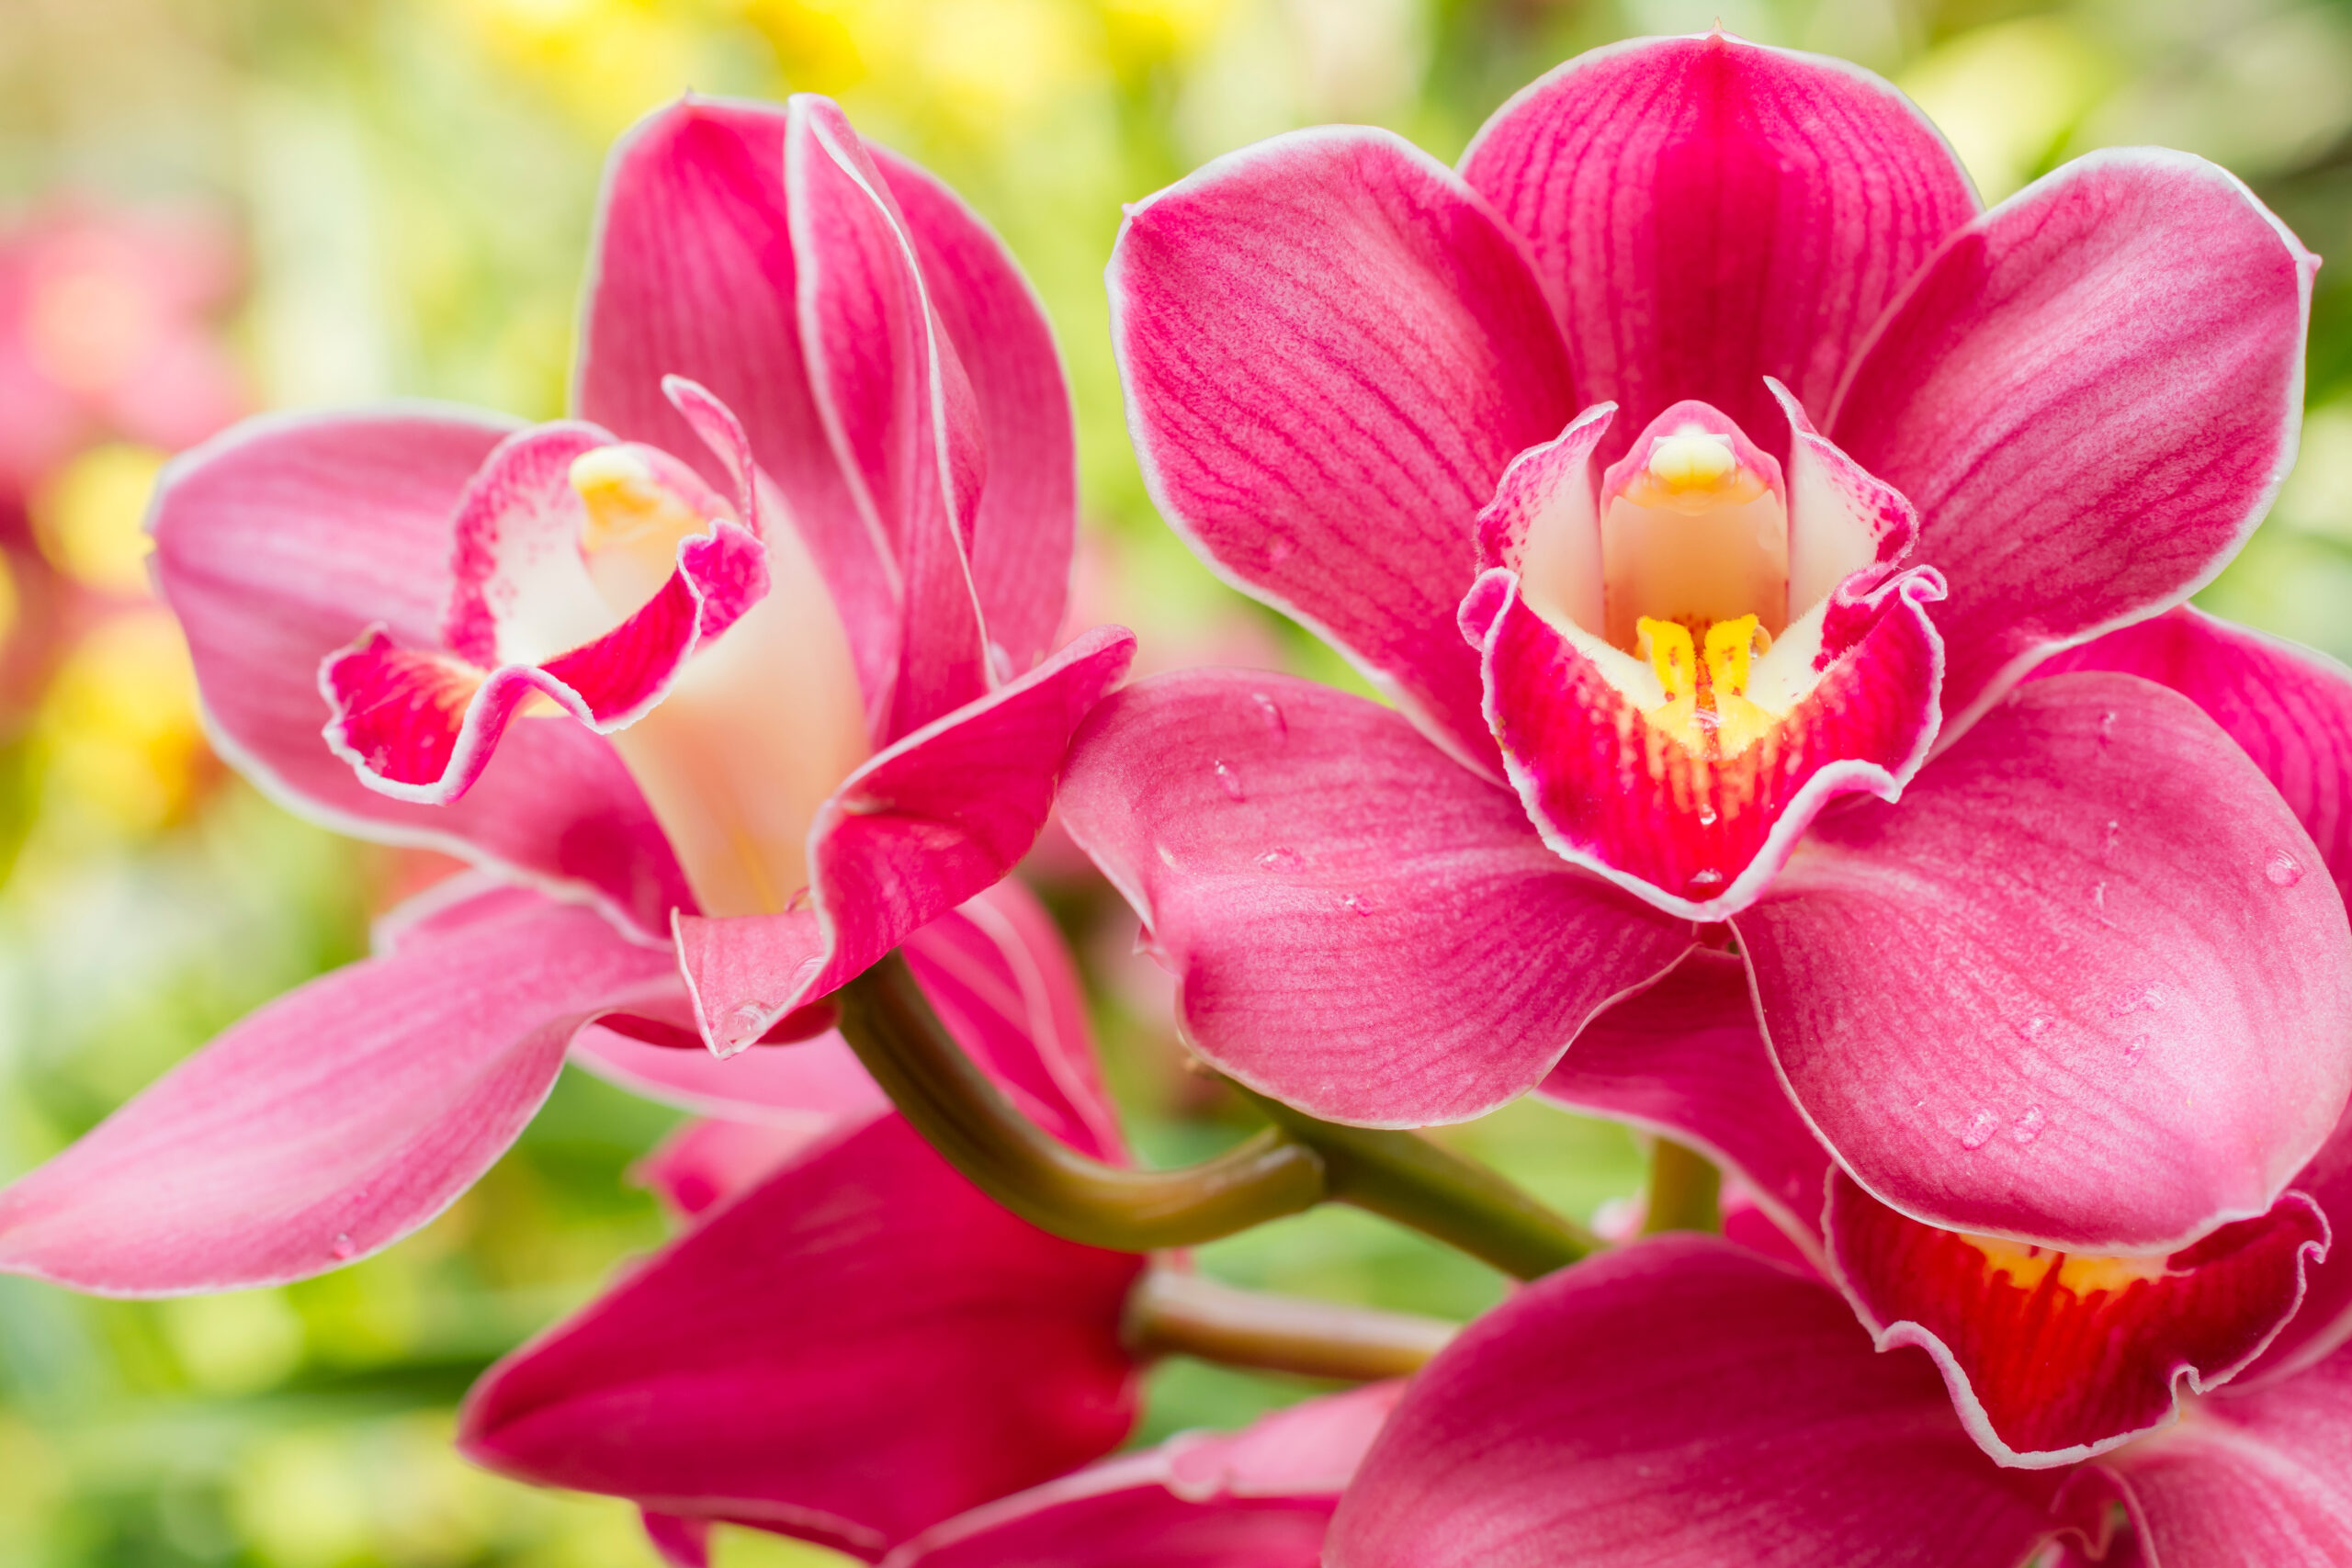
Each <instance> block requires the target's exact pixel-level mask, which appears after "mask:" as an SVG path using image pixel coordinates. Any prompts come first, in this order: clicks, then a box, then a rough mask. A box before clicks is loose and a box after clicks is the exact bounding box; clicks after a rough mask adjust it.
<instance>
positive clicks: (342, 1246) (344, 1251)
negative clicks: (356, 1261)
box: [327, 1235, 359, 1263]
mask: <svg viewBox="0 0 2352 1568" xmlns="http://www.w3.org/2000/svg"><path fill="white" fill-rule="evenodd" d="M327 1251H328V1253H329V1254H330V1255H331V1256H333V1257H334V1259H335V1261H336V1262H338V1263H347V1262H349V1261H350V1260H351V1259H352V1258H356V1257H357V1256H358V1254H359V1248H358V1247H356V1246H355V1245H353V1243H352V1240H351V1238H350V1237H349V1236H347V1235H337V1236H336V1237H335V1238H334V1241H332V1242H330V1243H328V1245H327Z"/></svg>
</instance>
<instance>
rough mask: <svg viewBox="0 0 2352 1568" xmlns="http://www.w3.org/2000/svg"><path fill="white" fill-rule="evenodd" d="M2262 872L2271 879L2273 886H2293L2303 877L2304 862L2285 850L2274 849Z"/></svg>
mask: <svg viewBox="0 0 2352 1568" xmlns="http://www.w3.org/2000/svg"><path fill="white" fill-rule="evenodd" d="M2262 874H2263V875H2265V876H2267V877H2268V878H2269V879H2270V886H2273V887H2292V886H2294V885H2295V884H2296V883H2298V882H2301V880H2302V879H2303V867H2302V863H2301V862H2300V861H2298V860H2297V859H2295V857H2294V856H2292V855H2290V854H2289V853H2288V852H2286V851H2284V850H2273V851H2271V852H2270V859H2269V860H2268V862H2267V863H2265V864H2264V865H2263V868H2262Z"/></svg>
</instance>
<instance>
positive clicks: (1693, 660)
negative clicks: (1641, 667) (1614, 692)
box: [1636, 615, 1755, 700]
mask: <svg viewBox="0 0 2352 1568" xmlns="http://www.w3.org/2000/svg"><path fill="white" fill-rule="evenodd" d="M1754 619H1755V617H1753V616H1750V617H1749V620H1750V621H1751V622H1752V621H1753V620H1754ZM1636 630H1637V631H1638V633H1639V635H1640V637H1641V639H1642V649H1643V651H1644V652H1645V653H1647V654H1648V655H1649V656H1650V668H1651V669H1653V670H1655V671H1657V683H1658V684H1659V685H1661V686H1664V687H1665V688H1666V694H1667V696H1668V699H1669V700H1671V699H1673V698H1676V697H1687V696H1690V695H1691V694H1693V693H1695V692H1696V691H1697V690H1698V689H1699V655H1698V650H1697V649H1696V648H1695V647H1694V646H1693V645H1692V643H1691V628H1690V627H1689V626H1683V625H1681V624H1679V622H1675V621H1654V620H1652V619H1650V618H1649V617H1648V616H1647V615H1644V616H1643V617H1642V619H1641V622H1640V625H1639V626H1637V628H1636Z"/></svg>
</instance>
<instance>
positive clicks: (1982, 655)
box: [1826, 148, 2318, 743]
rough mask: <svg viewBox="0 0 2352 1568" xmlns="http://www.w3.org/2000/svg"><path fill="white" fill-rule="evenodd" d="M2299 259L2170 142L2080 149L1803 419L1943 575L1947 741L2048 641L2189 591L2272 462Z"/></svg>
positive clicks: (2295, 410)
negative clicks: (1906, 525) (1889, 500)
mask: <svg viewBox="0 0 2352 1568" xmlns="http://www.w3.org/2000/svg"><path fill="white" fill-rule="evenodd" d="M2317 265H2318V263H2317V261H2316V259H2315V258H2313V257H2312V255H2311V254H2309V253H2307V252H2305V251H2304V249H2303V248H2302V246H2301V244H2299V243H2296V241H2295V238H2294V236H2293V235H2291V234H2290V233H2289V232H2287V231H2286V229H2285V228H2284V227H2283V226H2282V225H2280V223H2279V222H2278V220H2277V219H2276V218H2274V217H2272V216H2271V215H2270V213H2269V212H2268V211H2267V210H2266V209H2264V208H2263V206H2262V204H2261V203H2260V202H2259V201H2257V200H2256V199H2255V197H2253V195H2252V194H2251V193H2250V192H2249V191H2247V190H2246V188H2245V186H2243V185H2242V184H2240V183H2239V182H2238V181H2237V180H2236V179H2235V178H2233V176H2231V175H2229V174H2227V173H2225V172H2224V171H2222V170H2221V169H2218V168H2215V167H2214V166H2213V165H2211V164H2207V163H2205V162H2203V161H2202V160H2200V159H2197V158H2193V157H2190V156H2188V154H2186V153H2178V152H2161V151H2155V150H2150V149H2144V148H2143V149H2128V150H2121V151H2115V152H2095V153H2092V154H2091V155H2089V156H2088V157H2085V158H2080V159H2077V160H2076V161H2075V162H2074V163H2072V164H2067V165H2066V166H2065V167H2064V168H2062V169H2060V170H2059V171H2058V172H2056V173H2055V174H2053V175H2050V176H2049V177H2047V178H2046V179H2043V180H2041V181H2039V182H2037V183H2036V184H2034V185H2032V186H2028V187H2027V188H2026V189H2024V190H2022V191H2020V192H2018V194H2017V195H2016V196H2014V197H2010V198H2009V199H2008V200H2007V201H2006V202H2003V203H2002V204H2001V205H2000V206H1999V207H1997V208H1996V209H1993V210H1992V211H1990V212H1988V213H1986V214H1985V215H1984V216H1983V217H1982V218H1981V219H1979V220H1976V222H1974V223H1973V224H1972V225H1971V226H1970V227H1969V228H1968V229H1966V230H1965V231H1962V233H1961V234H1960V235H1958V236H1957V237H1956V238H1955V239H1954V240H1953V241H1952V242H1951V244H1949V245H1948V246H1947V247H1946V248H1945V249H1944V250H1942V251H1941V252H1939V254H1937V256H1936V258H1935V260H1934V261H1933V262H1932V263H1931V264H1930V265H1928V267H1927V268H1926V269H1925V270H1924V271H1923V272H1922V273H1921V274H1920V276H1919V277H1918V278H1917V281H1916V282H1915V283H1914V284H1913V285H1912V287H1911V288H1910V289H1909V290H1908V291H1907V292H1906V293H1905V295H1904V297H1903V298H1902V299H1901V300H1900V301H1899V302H1898V303H1897V304H1896V305H1895V306H1894V309H1893V310H1891V311H1890V312H1889V313H1888V315H1887V317H1886V319H1885V320H1884V321H1883V322H1882V323H1881V325H1880V326H1879V328H1878V329H1877V331H1876V333H1875V334H1874V335H1873V336H1872V338H1871V342H1870V344H1869V346H1868V347H1867V348H1866V349H1865V350H1864V351H1863V353H1862V355H1861V356H1860V359H1858V360H1857V361H1856V363H1855V365H1854V367H1853V369H1852V371H1851V372H1850V374H1849V377H1848V379H1847V381H1846V383H1845V385H1844V387H1843V389H1841V390H1840V391H1839V393H1838V399H1837V401H1836V403H1835V405H1834V407H1833V408H1832V411H1831V413H1830V416H1829V418H1828V420H1827V421H1826V425H1827V428H1828V431H1829V434H1831V435H1832V436H1833V437H1834V438H1835V439H1836V440H1837V442H1838V445H1839V446H1843V447H1844V448H1845V449H1846V450H1847V451H1848V452H1849V453H1851V454H1852V455H1853V457H1855V459H1856V460H1857V461H1859V462H1860V463H1861V464H1862V465H1863V466H1864V467H1865V468H1869V469H1870V471H1871V472H1872V473H1874V474H1876V475H1878V476H1879V477H1880V478H1882V479H1885V480H1886V481H1888V482H1889V483H1891V484H1893V485H1894V487H1895V488H1896V489H1898V490H1900V491H1902V492H1903V493H1904V494H1905V495H1906V496H1908V497H1910V499H1911V502H1912V503H1913V504H1914V505H1916V506H1917V508H1918V509H1919V523H1920V532H1919V558H1921V559H1922V560H1927V561H1932V562H1933V563H1934V564H1935V565H1936V566H1937V567H1938V568H1939V570H1941V571H1942V572H1943V573H1944V575H1945V578H1946V579H1947V580H1948V581H1950V583H1951V595H1952V596H1951V603H1950V604H1947V605H1946V606H1945V608H1944V609H1943V610H1942V611H1941V612H1939V614H1938V615H1937V625H1938V626H1939V628H1940V629H1941V630H1942V632H1943V635H1944V639H1945V642H1946V643H1947V645H1948V646H1949V651H1950V669H1949V670H1948V671H1947V673H1946V678H1945V685H1944V709H1945V712H1946V714H1947V716H1948V717H1947V721H1946V726H1945V733H1946V736H1947V743H1949V738H1950V737H1951V736H1954V735H1957V734H1958V733H1959V732H1960V730H1961V729H1962V728H1965V727H1966V726H1967V725H1968V724H1969V723H1971V722H1973V719H1974V718H1975V717H1976V716H1977V715H1979V714H1981V713H1982V712H1983V711H1984V710H1985V707H1986V706H1987V705H1990V704H1991V703H1992V702H1994V701H1995V700H1996V699H1997V698H1998V697H1999V695H2000V694H2001V692H2002V691H2003V690H2004V689H2005V688H2006V687H2007V685H2008V684H2009V683H2010V682H2013V681H2015V680H2016V679H2017V678H2018V675H2019V674H2020V673H2021V672H2022V671H2024V670H2025V669H2027V668H2028V667H2030V665H2031V664H2032V663H2033V662H2034V661H2036V660H2039V659H2040V658H2041V657H2042V656H2043V655H2045V654H2047V653H2049V652H2050V651H2052V649H2056V648H2059V647H2062V646H2064V645H2065V644H2067V643H2069V642H2075V641H2079V640H2082V639H2083V638H2085V637H2089V636H2092V635H2094V634H2096V633H2098V632H2099V631H2102V630H2104V629H2106V628H2108V627H2110V626H2118V625H2121V624H2123V623H2126V622H2130V621H2133V620H2137V619H2139V618H2141V617H2143V616H2145V615H2151V614H2154V612H2156V611H2158V610H2161V609H2163V608H2165V606H2166V605H2168V604H2176V603H2177V602H2178V601H2180V600H2181V599H2184V598H2186V597H2187V596H2188V594H2189V592H2192V591H2193V590H2195V589H2196V588H2198V587H2199V586H2200V585H2201V584H2203V583H2204V582H2206V581H2209V580H2210V579H2211V577H2212V575H2213V574H2214V573H2215V572H2216V571H2219V570H2221V568H2222V563H2223V562H2224V561H2226V560H2227V559H2228V558H2230V556H2231V555H2232V554H2233V553H2234V552H2235V550H2236V549H2237V547H2238V546H2239V544H2240V543H2242V542H2243V541H2244V540H2245V536H2246V535H2247V533H2248V532H2249V531H2251V530H2252V528H2253V527H2254V525H2255V523H2256V520H2257V519H2259V518H2260V517H2261V515H2262V513H2263V509H2264V508H2265V507H2266V506H2267V504H2268V502H2269V498H2270V495H2271V493H2272V491H2274V490H2275V489H2276V488H2277V485H2278V481H2279V479H2282V478H2283V477H2284V476H2285V474H2286V472H2287V469H2288V468H2289V467H2290V465H2291V464H2292V462H2293V461H2294V454H2295V437H2296V431H2297V428H2298V422H2299V420H2300V418H2301V409H2302V380H2303V328H2304V322H2305V320H2306V317H2307V315H2308V313H2309V308H2310V301H2311V280H2312V269H2313V268H2314V267H2316V266H2317Z"/></svg>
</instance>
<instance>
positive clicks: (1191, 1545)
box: [885, 1383, 1403, 1568]
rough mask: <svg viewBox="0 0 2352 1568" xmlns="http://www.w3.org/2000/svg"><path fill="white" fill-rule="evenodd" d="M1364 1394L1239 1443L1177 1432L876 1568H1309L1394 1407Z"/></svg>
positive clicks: (987, 1511) (1254, 1432) (1335, 1399)
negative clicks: (1044, 1567) (1049, 1566)
mask: <svg viewBox="0 0 2352 1568" xmlns="http://www.w3.org/2000/svg"><path fill="white" fill-rule="evenodd" d="M1400 1393H1403V1385H1402V1384H1400V1383H1374V1384H1372V1385H1371V1386H1369V1387H1366V1388H1361V1389H1354V1390H1351V1391H1350V1392H1348V1393H1337V1394H1329V1395H1326V1396H1325V1397H1323V1398H1321V1399H1310V1400H1307V1401H1306V1402H1304V1403H1302V1404H1294V1405H1292V1406H1290V1407H1289V1408H1288V1409H1285V1410H1278V1411H1276V1412H1275V1413H1274V1414H1272V1415H1271V1416H1265V1417H1263V1418H1261V1420H1260V1421H1259V1422H1258V1423H1257V1424H1256V1425H1254V1426H1252V1427H1249V1428H1248V1429H1247V1430H1245V1431H1240V1432H1233V1433H1212V1432H1186V1433H1182V1434H1180V1435H1179V1436H1177V1437H1174V1438H1170V1439H1169V1440H1168V1441H1167V1442H1165V1443H1162V1444H1161V1445H1160V1446H1159V1447H1158V1448H1156V1449H1151V1450H1147V1451H1145V1452H1143V1453H1139V1454H1128V1455H1125V1456H1122V1457H1120V1458H1118V1459H1112V1460H1105V1461H1103V1462H1102V1463H1100V1464H1095V1465H1090V1466H1089V1467H1087V1468H1086V1469H1084V1470H1081V1471H1079V1472H1076V1473H1075V1474H1071V1475H1066V1476H1064V1477H1062V1478H1061V1479H1060V1480H1058V1481H1049V1482H1047V1483H1046V1484H1045V1485H1043V1486H1037V1487H1033V1488H1031V1489H1030V1490H1029V1491H1026V1492H1023V1493H1019V1494H1016V1495H1013V1496H1011V1497H1006V1498H1002V1499H1001V1500H999V1501H997V1502H995V1503H990V1504H987V1505H985V1506H981V1507H978V1508H975V1509H973V1510H972V1511H971V1512H970V1513H968V1514H961V1515H958V1516H957V1517H955V1518H952V1519H950V1520H948V1521H947V1522H946V1523H944V1524H942V1525H938V1526H935V1527H933V1529H928V1530H925V1531H924V1532H923V1533H922V1535H920V1536H918V1537H916V1538H915V1539H914V1540H910V1541H909V1542H907V1543H906V1544H905V1545H904V1546H901V1547H900V1548H899V1550H898V1551H894V1552H892V1553H891V1554H890V1555H889V1557H888V1558H887V1559H885V1565H886V1568H1035V1565H1037V1564H1040V1563H1053V1564H1055V1565H1056V1568H1316V1564H1317V1563H1318V1562H1321V1560H1322V1551H1323V1535H1324V1531H1325V1530H1326V1529H1328V1528H1329V1524H1330V1519H1331V1510H1332V1509H1333V1508H1334V1507H1335V1506H1337V1505H1338V1503H1339V1500H1340V1492H1341V1490H1342V1489H1343V1488H1345V1487H1346V1485H1347V1483H1348V1478H1349V1477H1350V1476H1351V1475H1352V1474H1353V1473H1354V1472H1355V1467H1356V1464H1357V1462H1358V1461H1361V1460H1362V1458H1363V1450H1365V1448H1366V1447H1368V1446H1369V1445H1370V1444H1371V1442H1372V1439H1373V1437H1374V1434H1375V1433H1377V1432H1378V1431H1379V1429H1380V1424H1381V1422H1382V1421H1383V1420H1385V1418H1386V1416H1387V1415H1388V1412H1389V1410H1390V1408H1391V1407H1392V1406H1394V1405H1395V1404H1396V1403H1397V1396H1398V1395H1399V1394H1400Z"/></svg>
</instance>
